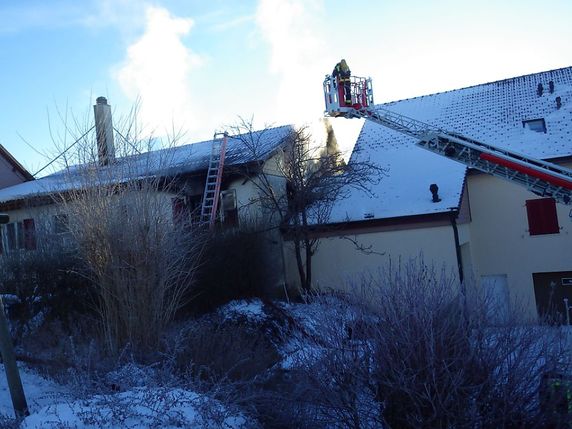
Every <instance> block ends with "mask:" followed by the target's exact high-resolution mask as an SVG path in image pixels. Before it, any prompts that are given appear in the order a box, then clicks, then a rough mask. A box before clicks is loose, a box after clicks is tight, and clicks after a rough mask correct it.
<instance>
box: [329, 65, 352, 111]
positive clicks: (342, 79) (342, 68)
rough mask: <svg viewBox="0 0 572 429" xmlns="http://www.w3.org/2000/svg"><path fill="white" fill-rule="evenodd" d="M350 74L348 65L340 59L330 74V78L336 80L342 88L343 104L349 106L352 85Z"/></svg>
mask: <svg viewBox="0 0 572 429" xmlns="http://www.w3.org/2000/svg"><path fill="white" fill-rule="evenodd" d="M351 74H352V72H351V71H350V68H349V67H348V63H346V60H345V59H342V60H341V61H340V62H339V63H337V64H336V66H335V67H334V71H333V72H332V77H333V78H334V79H336V78H337V81H338V82H339V83H340V84H341V85H342V86H343V88H344V103H345V104H347V105H349V106H351V104H352V85H351V81H350V76H351Z"/></svg>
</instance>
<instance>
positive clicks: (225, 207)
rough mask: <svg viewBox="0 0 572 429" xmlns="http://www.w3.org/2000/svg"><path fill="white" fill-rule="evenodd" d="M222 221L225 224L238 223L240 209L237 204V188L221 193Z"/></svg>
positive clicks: (234, 224) (233, 224) (232, 224)
mask: <svg viewBox="0 0 572 429" xmlns="http://www.w3.org/2000/svg"><path fill="white" fill-rule="evenodd" d="M220 205H221V207H220V208H221V213H222V222H223V224H224V225H228V226H236V225H238V209H237V204H236V189H229V190H227V191H222V192H221V193H220Z"/></svg>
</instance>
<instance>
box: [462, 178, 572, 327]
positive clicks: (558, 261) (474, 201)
mask: <svg viewBox="0 0 572 429" xmlns="http://www.w3.org/2000/svg"><path fill="white" fill-rule="evenodd" d="M468 192H469V199H470V204H471V217H472V222H471V223H470V225H469V228H470V255H471V256H472V258H471V259H472V261H470V262H471V264H472V267H473V271H474V277H475V279H476V280H477V282H478V281H479V280H480V279H481V278H486V277H487V276H501V275H506V278H507V280H508V290H509V293H510V297H511V298H512V300H513V302H519V303H522V304H524V305H525V306H526V310H525V311H526V312H528V313H529V314H530V315H531V316H532V315H534V314H536V308H535V298H534V284H533V278H532V273H536V272H556V271H572V235H571V234H572V219H571V218H570V217H569V213H570V206H564V205H561V204H557V205H556V208H557V214H558V223H559V226H560V233H558V234H546V235H534V236H531V235H530V234H529V231H528V218H527V212H526V205H525V203H526V200H528V199H535V198H539V197H538V196H536V195H534V194H532V193H530V192H528V191H526V190H525V189H523V188H521V187H520V186H516V185H514V184H512V183H509V182H505V181H503V180H499V179H497V178H494V177H492V176H489V175H485V174H476V175H470V176H469V178H468ZM466 265H467V266H468V265H469V261H467V264H466Z"/></svg>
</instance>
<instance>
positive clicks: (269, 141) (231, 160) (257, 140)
mask: <svg viewBox="0 0 572 429" xmlns="http://www.w3.org/2000/svg"><path fill="white" fill-rule="evenodd" d="M291 130H292V126H290V125H284V126H280V127H275V128H267V129H264V130H260V131H255V132H253V133H251V134H250V135H240V136H235V137H233V136H229V138H228V142H227V150H226V156H225V165H233V166H238V165H241V164H245V163H248V162H254V161H263V160H266V159H268V158H269V157H270V156H271V155H272V154H273V153H274V152H275V151H276V150H277V149H278V148H279V147H280V146H281V145H282V143H283V142H284V139H285V138H286V136H287V135H288V134H289V132H290V131H291ZM239 137H244V138H239ZM245 142H247V143H248V146H247V145H246V144H245ZM212 143H213V141H212V140H207V141H202V142H197V143H191V144H187V145H182V146H175V147H172V148H168V149H160V150H156V151H151V152H145V153H142V154H138V155H132V156H129V157H125V158H118V159H116V161H115V162H114V163H112V164H110V165H108V166H105V167H98V172H99V173H100V174H98V177H105V178H107V180H110V181H113V182H121V181H127V180H134V179H138V178H142V177H145V176H175V175H179V174H189V173H199V172H202V171H206V170H207V169H208V163H209V160H210V154H211V148H212ZM250 143H252V147H249V146H250ZM79 168H85V166H81V167H78V166H72V167H69V168H67V169H65V170H61V171H58V172H56V173H53V174H50V175H48V176H45V177H42V178H41V179H37V180H33V181H30V182H25V183H20V184H18V185H15V186H10V187H8V188H4V189H1V190H0V203H5V202H8V201H15V200H20V199H25V198H30V197H33V196H39V195H47V194H50V193H53V192H62V191H66V190H69V189H74V188H77V187H79V186H81V182H82V181H81V180H79V179H78V180H74V173H75V172H76V171H77V170H78V169H79Z"/></svg>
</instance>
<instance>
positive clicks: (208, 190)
mask: <svg viewBox="0 0 572 429" xmlns="http://www.w3.org/2000/svg"><path fill="white" fill-rule="evenodd" d="M221 136H222V138H221ZM227 138H228V133H226V132H224V133H215V134H214V136H213V144H212V148H211V157H210V161H209V168H208V171H207V179H206V182H205V192H204V194H203V204H202V206H201V220H200V223H201V224H203V225H206V224H208V225H209V229H212V228H213V226H214V224H215V221H216V214H217V208H218V201H219V196H220V185H221V182H222V170H223V168H224V156H225V153H226V144H227Z"/></svg>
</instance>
